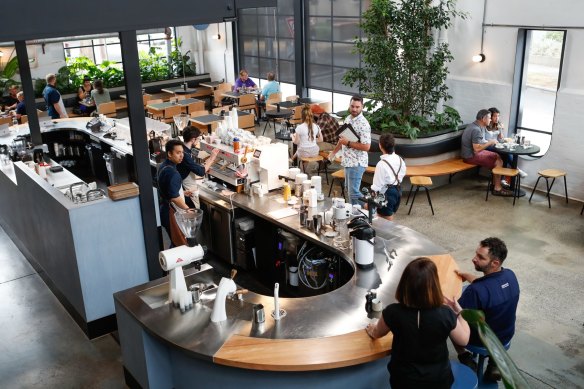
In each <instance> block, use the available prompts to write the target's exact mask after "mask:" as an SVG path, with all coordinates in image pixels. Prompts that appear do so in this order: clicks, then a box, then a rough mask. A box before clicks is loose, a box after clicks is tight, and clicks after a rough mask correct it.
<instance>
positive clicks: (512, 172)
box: [485, 167, 521, 206]
mask: <svg viewBox="0 0 584 389" xmlns="http://www.w3.org/2000/svg"><path fill="white" fill-rule="evenodd" d="M495 174H498V175H501V176H507V177H509V178H512V177H515V187H514V188H513V206H515V200H516V199H517V198H518V197H519V189H520V188H521V175H520V174H519V169H509V168H505V167H494V168H493V170H491V176H490V177H489V182H488V184H487V197H486V198H485V201H487V200H488V199H489V192H490V191H491V187H492V186H493V175H495Z"/></svg>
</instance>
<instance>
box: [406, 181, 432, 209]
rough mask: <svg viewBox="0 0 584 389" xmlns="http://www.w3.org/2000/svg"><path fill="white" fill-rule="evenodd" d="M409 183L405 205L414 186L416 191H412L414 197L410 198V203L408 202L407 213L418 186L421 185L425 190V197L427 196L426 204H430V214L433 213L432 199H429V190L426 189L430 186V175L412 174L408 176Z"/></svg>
mask: <svg viewBox="0 0 584 389" xmlns="http://www.w3.org/2000/svg"><path fill="white" fill-rule="evenodd" d="M410 184H411V187H410V193H409V194H408V199H407V200H406V205H408V203H409V202H410V196H411V195H412V192H413V190H414V187H415V189H416V191H415V192H414V198H413V199H412V203H411V204H410V210H409V211H408V215H409V214H410V213H411V212H412V207H413V206H414V201H416V195H417V194H418V191H419V190H420V187H422V188H424V189H425V190H426V197H428V204H430V209H431V210H432V215H434V207H433V206H432V200H431V199H430V191H429V190H428V187H429V186H432V179H431V178H430V177H426V176H413V177H410Z"/></svg>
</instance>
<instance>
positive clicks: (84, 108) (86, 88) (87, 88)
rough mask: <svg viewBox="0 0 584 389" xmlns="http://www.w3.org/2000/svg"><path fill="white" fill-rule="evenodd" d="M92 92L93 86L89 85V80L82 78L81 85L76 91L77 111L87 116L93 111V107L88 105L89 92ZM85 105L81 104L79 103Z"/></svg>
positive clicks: (89, 99)
mask: <svg viewBox="0 0 584 389" xmlns="http://www.w3.org/2000/svg"><path fill="white" fill-rule="evenodd" d="M92 90H93V85H91V78H89V77H88V76H85V77H83V84H81V86H80V87H79V89H78V90H77V100H78V103H79V110H80V111H81V112H82V113H84V114H86V115H88V114H90V113H91V112H93V111H95V105H94V104H89V103H90V101H91V91H92ZM82 102H83V103H87V105H86V104H81V103H82Z"/></svg>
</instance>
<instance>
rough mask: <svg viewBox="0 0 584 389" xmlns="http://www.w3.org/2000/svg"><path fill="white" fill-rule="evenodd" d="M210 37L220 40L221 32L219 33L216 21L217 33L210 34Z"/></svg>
mask: <svg viewBox="0 0 584 389" xmlns="http://www.w3.org/2000/svg"><path fill="white" fill-rule="evenodd" d="M211 38H212V39H215V40H220V39H221V34H219V23H217V34H215V35H213V36H211Z"/></svg>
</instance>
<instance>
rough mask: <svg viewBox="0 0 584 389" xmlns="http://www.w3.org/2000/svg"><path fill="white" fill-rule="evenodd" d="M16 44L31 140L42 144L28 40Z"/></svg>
mask: <svg viewBox="0 0 584 389" xmlns="http://www.w3.org/2000/svg"><path fill="white" fill-rule="evenodd" d="M14 44H15V46H16V56H17V57H18V67H19V71H20V82H21V83H22V92H23V93H24V104H25V106H26V115H27V116H28V128H29V130H30V138H31V142H32V143H33V144H34V145H35V146H36V145H40V144H42V143H43V139H42V137H41V127H40V125H39V117H38V115H37V110H36V103H35V101H34V100H35V99H34V86H33V84H32V76H31V74H30V64H29V62H28V52H27V50H26V42H25V41H16V42H14Z"/></svg>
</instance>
